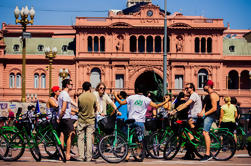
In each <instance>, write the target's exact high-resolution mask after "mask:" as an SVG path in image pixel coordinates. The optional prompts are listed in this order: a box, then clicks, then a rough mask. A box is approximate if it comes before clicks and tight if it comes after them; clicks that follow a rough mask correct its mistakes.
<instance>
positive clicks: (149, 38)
mask: <svg viewBox="0 0 251 166" xmlns="http://www.w3.org/2000/svg"><path fill="white" fill-rule="evenodd" d="M146 45H147V47H146V51H147V52H153V37H152V36H147V38H146Z"/></svg>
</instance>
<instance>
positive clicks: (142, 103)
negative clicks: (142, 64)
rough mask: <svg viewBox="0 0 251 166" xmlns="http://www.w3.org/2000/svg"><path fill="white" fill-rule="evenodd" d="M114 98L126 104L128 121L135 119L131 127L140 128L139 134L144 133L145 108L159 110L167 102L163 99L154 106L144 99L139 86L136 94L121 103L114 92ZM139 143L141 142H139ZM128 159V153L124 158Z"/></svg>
mask: <svg viewBox="0 0 251 166" xmlns="http://www.w3.org/2000/svg"><path fill="white" fill-rule="evenodd" d="M114 96H115V98H116V100H117V101H118V102H119V104H121V105H125V104H127V106H128V119H135V122H134V124H132V127H134V128H140V130H141V131H140V133H144V129H145V126H144V123H145V114H146V111H147V106H148V105H150V106H151V107H154V108H159V107H161V106H163V105H164V104H166V103H167V102H168V100H167V99H166V98H165V101H164V102H162V103H160V104H155V103H154V102H152V101H151V99H150V98H149V97H146V96H144V95H143V87H141V86H139V87H138V88H137V89H136V94H135V95H131V96H129V97H128V98H126V100H123V101H121V100H120V99H119V97H118V96H117V92H115V91H114ZM140 137H143V136H142V135H140V136H138V138H140ZM139 141H141V140H139ZM129 157H130V153H128V156H127V157H126V160H128V159H129Z"/></svg>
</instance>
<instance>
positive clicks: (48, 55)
mask: <svg viewBox="0 0 251 166" xmlns="http://www.w3.org/2000/svg"><path fill="white" fill-rule="evenodd" d="M44 52H45V57H46V58H47V59H48V60H49V94H51V82H52V80H51V75H52V74H51V72H52V62H53V59H54V58H56V54H57V48H56V47H54V48H52V49H50V47H46V48H45V49H44Z"/></svg>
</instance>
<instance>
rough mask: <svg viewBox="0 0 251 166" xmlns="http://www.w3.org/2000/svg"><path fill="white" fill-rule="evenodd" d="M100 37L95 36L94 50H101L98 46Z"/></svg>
mask: <svg viewBox="0 0 251 166" xmlns="http://www.w3.org/2000/svg"><path fill="white" fill-rule="evenodd" d="M98 43H99V42H98V37H97V36H95V37H94V51H95V52H98V51H99V46H98Z"/></svg>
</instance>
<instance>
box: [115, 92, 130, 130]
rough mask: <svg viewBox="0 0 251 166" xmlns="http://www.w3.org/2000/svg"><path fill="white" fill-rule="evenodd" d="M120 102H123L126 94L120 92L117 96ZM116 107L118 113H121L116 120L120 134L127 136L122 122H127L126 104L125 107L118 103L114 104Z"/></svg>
mask: <svg viewBox="0 0 251 166" xmlns="http://www.w3.org/2000/svg"><path fill="white" fill-rule="evenodd" d="M118 97H119V98H120V100H121V101H124V100H125V99H126V98H127V93H126V92H125V91H121V92H120V93H119V95H118ZM115 105H116V107H117V108H118V111H119V112H120V113H121V115H119V116H117V119H118V126H119V127H120V128H121V130H122V132H123V133H124V134H125V135H127V127H126V126H125V125H124V123H123V122H124V121H126V120H127V116H128V115H127V104H126V105H120V104H119V103H118V101H116V102H115Z"/></svg>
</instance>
